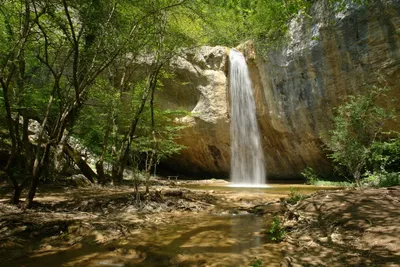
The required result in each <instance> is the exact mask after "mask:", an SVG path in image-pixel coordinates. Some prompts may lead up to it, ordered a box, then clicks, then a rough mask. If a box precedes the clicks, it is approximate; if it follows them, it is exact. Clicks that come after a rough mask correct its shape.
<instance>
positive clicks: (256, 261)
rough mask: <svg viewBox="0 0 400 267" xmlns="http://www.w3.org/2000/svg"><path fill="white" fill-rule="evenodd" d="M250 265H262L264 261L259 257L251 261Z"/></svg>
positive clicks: (258, 266)
mask: <svg viewBox="0 0 400 267" xmlns="http://www.w3.org/2000/svg"><path fill="white" fill-rule="evenodd" d="M249 266H252V267H261V266H262V261H260V260H259V259H257V258H255V259H254V260H252V261H251V263H250V265H249Z"/></svg>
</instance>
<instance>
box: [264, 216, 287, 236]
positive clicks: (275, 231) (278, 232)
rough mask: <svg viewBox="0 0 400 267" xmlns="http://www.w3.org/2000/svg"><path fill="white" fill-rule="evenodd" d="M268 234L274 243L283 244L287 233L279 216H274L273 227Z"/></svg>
mask: <svg viewBox="0 0 400 267" xmlns="http://www.w3.org/2000/svg"><path fill="white" fill-rule="evenodd" d="M268 233H269V238H270V239H271V240H272V241H274V242H281V241H282V240H283V239H284V238H285V235H286V231H285V229H284V228H283V226H282V224H281V222H280V220H279V218H278V217H277V216H274V218H273V219H272V225H271V227H270V228H269V231H268Z"/></svg>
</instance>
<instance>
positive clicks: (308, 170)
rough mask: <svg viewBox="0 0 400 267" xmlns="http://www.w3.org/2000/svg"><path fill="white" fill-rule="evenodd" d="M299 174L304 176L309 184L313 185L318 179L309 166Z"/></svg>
mask: <svg viewBox="0 0 400 267" xmlns="http://www.w3.org/2000/svg"><path fill="white" fill-rule="evenodd" d="M301 175H302V176H303V177H304V178H306V183H307V184H310V185H315V184H316V183H317V182H318V181H319V178H318V175H317V174H316V173H315V171H314V169H313V168H311V167H307V168H305V169H304V171H303V172H302V173H301Z"/></svg>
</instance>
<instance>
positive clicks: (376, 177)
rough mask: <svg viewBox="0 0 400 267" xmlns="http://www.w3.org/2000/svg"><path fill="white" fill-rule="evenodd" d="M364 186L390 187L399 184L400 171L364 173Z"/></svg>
mask: <svg viewBox="0 0 400 267" xmlns="http://www.w3.org/2000/svg"><path fill="white" fill-rule="evenodd" d="M363 185H364V186H373V187H390V186H396V185H400V172H387V171H384V170H382V171H379V172H373V173H369V172H367V173H366V174H365V180H364V183H363Z"/></svg>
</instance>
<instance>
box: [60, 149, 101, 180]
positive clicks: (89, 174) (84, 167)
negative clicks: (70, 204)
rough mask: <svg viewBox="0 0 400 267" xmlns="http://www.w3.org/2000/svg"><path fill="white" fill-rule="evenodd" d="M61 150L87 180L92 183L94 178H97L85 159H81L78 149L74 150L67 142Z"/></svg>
mask: <svg viewBox="0 0 400 267" xmlns="http://www.w3.org/2000/svg"><path fill="white" fill-rule="evenodd" d="M63 151H64V153H66V154H67V155H68V156H69V157H70V158H71V159H72V160H73V161H74V162H75V164H76V165H77V166H78V168H79V169H80V170H81V172H82V174H83V175H85V177H86V178H88V179H89V181H91V182H92V183H94V182H95V180H98V176H97V174H96V173H95V172H94V171H93V170H92V168H90V167H89V165H88V164H87V163H86V161H85V160H83V159H82V157H81V154H80V153H79V152H78V151H76V150H75V149H74V148H73V147H71V146H70V145H69V144H65V145H64V147H63Z"/></svg>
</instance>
